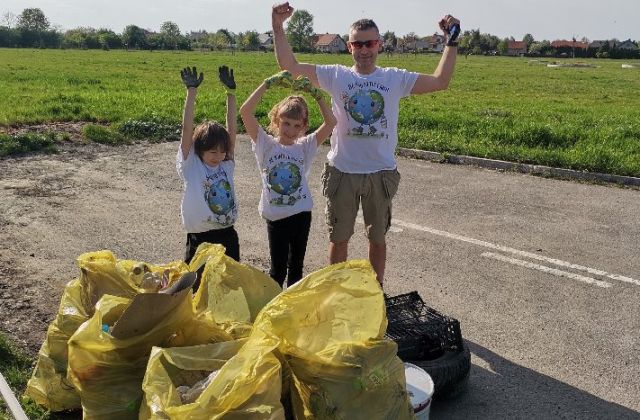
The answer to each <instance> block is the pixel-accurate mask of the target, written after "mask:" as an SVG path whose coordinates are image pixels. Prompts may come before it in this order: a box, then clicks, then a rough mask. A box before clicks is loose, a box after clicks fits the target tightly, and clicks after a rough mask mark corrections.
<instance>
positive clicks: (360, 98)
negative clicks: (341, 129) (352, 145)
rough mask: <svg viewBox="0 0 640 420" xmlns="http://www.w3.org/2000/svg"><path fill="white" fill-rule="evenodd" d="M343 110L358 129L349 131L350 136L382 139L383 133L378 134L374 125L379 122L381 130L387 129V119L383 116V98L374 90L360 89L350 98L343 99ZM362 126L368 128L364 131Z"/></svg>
mask: <svg viewBox="0 0 640 420" xmlns="http://www.w3.org/2000/svg"><path fill="white" fill-rule="evenodd" d="M345 109H346V110H347V113H348V114H349V115H350V116H351V118H353V119H354V120H355V121H356V122H357V123H359V126H358V127H354V128H352V129H351V130H349V133H348V134H349V135H352V136H367V137H374V136H378V137H383V136H384V133H382V132H378V129H376V127H375V126H374V124H375V123H376V122H378V121H380V125H381V127H382V128H387V119H386V118H385V116H384V98H383V96H382V95H381V94H380V92H378V91H375V90H364V89H360V90H358V91H356V92H355V93H354V94H353V95H351V96H350V97H347V98H345ZM364 126H368V129H367V130H365V127H364Z"/></svg>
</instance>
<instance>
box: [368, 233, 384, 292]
mask: <svg viewBox="0 0 640 420" xmlns="http://www.w3.org/2000/svg"><path fill="white" fill-rule="evenodd" d="M386 261H387V243H386V242H382V243H375V242H371V241H369V262H371V265H372V266H373V270H374V271H375V272H376V275H377V277H378V281H379V282H380V286H382V285H383V282H384V267H385V263H386Z"/></svg>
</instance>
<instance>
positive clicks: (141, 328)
mask: <svg viewBox="0 0 640 420" xmlns="http://www.w3.org/2000/svg"><path fill="white" fill-rule="evenodd" d="M191 296H192V295H191V286H190V285H188V286H187V287H186V288H184V289H183V290H182V291H181V292H180V293H177V294H175V295H168V294H167V295H162V294H160V293H145V294H139V295H137V296H136V297H135V298H134V299H133V300H132V299H127V298H122V297H116V296H110V295H105V296H103V297H102V299H100V301H99V302H98V304H97V305H96V308H95V313H94V315H93V316H92V317H91V318H90V319H89V320H88V321H87V322H85V323H84V324H82V325H81V326H80V328H78V330H77V331H76V333H75V334H74V335H73V336H72V337H71V338H70V339H69V369H68V374H67V375H68V378H69V380H70V381H71V382H72V383H73V385H74V386H75V387H76V389H77V391H78V393H79V394H80V397H81V400H82V409H83V416H84V418H85V419H116V418H117V419H126V418H132V419H133V418H137V417H138V411H139V407H140V400H141V397H142V388H141V384H142V379H143V377H144V373H145V370H146V365H147V361H148V358H149V354H150V352H151V348H152V347H153V346H166V345H167V344H171V343H172V342H173V343H176V341H177V342H179V344H183V345H196V344H205V343H212V342H218V341H225V340H230V339H231V337H230V336H229V334H227V333H226V332H224V331H222V330H220V329H219V328H218V327H217V326H216V325H214V324H209V325H206V323H205V320H204V319H199V320H196V319H195V314H194V312H193V307H192V302H191ZM138 303H141V304H138ZM125 321H126V322H125ZM203 328H204V331H201V330H202V329H203ZM107 330H108V331H107Z"/></svg>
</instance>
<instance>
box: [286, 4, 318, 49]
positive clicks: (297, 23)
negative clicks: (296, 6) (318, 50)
mask: <svg viewBox="0 0 640 420" xmlns="http://www.w3.org/2000/svg"><path fill="white" fill-rule="evenodd" d="M286 32H287V37H288V38H289V44H291V47H292V48H293V50H294V51H311V50H312V47H313V45H312V37H313V15H312V14H311V13H309V12H308V11H306V10H303V9H300V10H296V11H295V12H293V15H292V16H291V19H290V20H289V23H288V24H287V31H286Z"/></svg>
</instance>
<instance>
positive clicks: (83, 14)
mask: <svg viewBox="0 0 640 420" xmlns="http://www.w3.org/2000/svg"><path fill="white" fill-rule="evenodd" d="M272 4H273V2H271V1H266V0H186V1H178V2H176V1H169V0H126V1H125V0H3V1H2V2H1V3H0V17H1V16H2V15H4V14H5V13H7V12H11V13H14V14H16V15H18V14H19V13H20V12H22V10H23V9H24V8H27V7H38V8H40V9H42V10H43V11H44V13H45V15H46V16H47V17H48V18H49V21H50V22H51V23H52V24H54V25H57V26H59V27H60V28H62V29H70V28H75V27H78V26H91V27H94V28H98V27H107V28H111V29H113V30H114V31H116V32H121V31H122V30H123V29H124V27H125V26H126V25H128V24H135V25H138V26H141V27H143V28H146V29H150V30H159V28H160V25H161V24H162V22H164V21H167V20H171V21H173V22H175V23H177V24H178V26H179V27H180V29H181V30H182V31H183V32H186V31H190V30H198V29H205V30H207V31H209V32H215V31H216V30H218V29H220V28H227V29H229V30H230V31H232V32H240V31H246V30H256V31H258V32H263V31H265V30H268V29H269V28H270V26H271V18H270V13H271V6H272ZM290 4H291V5H292V6H293V7H294V8H296V9H305V10H307V11H309V12H310V13H311V14H312V15H313V16H314V29H315V31H316V32H330V33H339V34H344V33H346V32H347V28H348V27H349V25H350V24H351V23H352V22H353V21H354V20H357V19H360V18H362V17H369V18H372V19H373V20H375V21H376V23H377V24H378V26H379V27H380V29H381V31H382V32H384V31H386V30H391V31H394V32H395V33H396V34H397V35H405V34H407V33H408V32H415V33H416V34H418V35H421V36H424V35H430V34H432V33H433V32H434V31H436V30H437V22H438V20H439V19H440V17H441V16H442V15H444V14H447V13H451V14H453V15H454V16H456V17H458V18H459V19H460V20H461V21H462V27H463V30H464V29H480V31H481V32H488V33H491V34H494V35H497V36H499V37H505V36H513V37H515V38H516V39H522V36H523V35H524V34H526V33H531V34H532V35H533V36H534V38H535V39H540V40H541V39H549V40H554V39H571V38H572V37H576V38H578V39H579V38H582V37H587V38H589V39H590V40H594V39H610V38H618V39H620V40H626V39H628V38H631V39H635V40H640V21H639V19H640V0H608V1H605V2H602V1H596V0H581V1H579V0H530V1H524V0H486V1H482V0H452V1H449V2H442V1H438V2H436V1H429V0H385V1H381V0H367V1H364V0H315V1H313V0H299V1H292V2H291V3H290Z"/></svg>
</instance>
